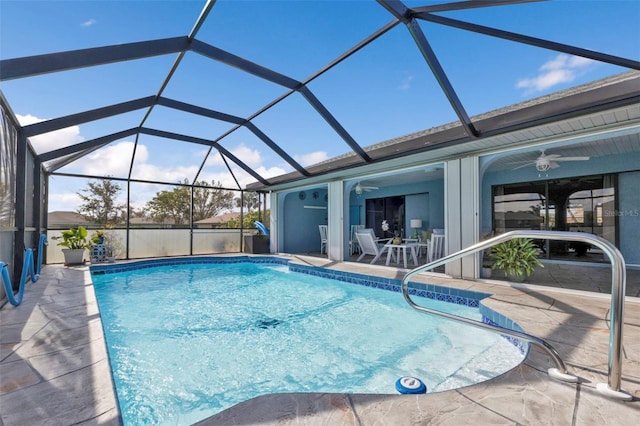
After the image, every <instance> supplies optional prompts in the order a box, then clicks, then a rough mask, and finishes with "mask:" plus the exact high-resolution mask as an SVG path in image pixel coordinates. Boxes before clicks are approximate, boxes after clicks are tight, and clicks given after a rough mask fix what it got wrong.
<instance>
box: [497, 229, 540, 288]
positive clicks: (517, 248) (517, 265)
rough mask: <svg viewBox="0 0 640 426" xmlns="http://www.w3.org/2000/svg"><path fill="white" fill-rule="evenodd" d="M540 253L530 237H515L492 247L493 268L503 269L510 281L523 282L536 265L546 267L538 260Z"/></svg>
mask: <svg viewBox="0 0 640 426" xmlns="http://www.w3.org/2000/svg"><path fill="white" fill-rule="evenodd" d="M539 254H540V250H539V249H538V247H537V246H536V245H535V244H534V243H533V240H531V239H530V238H514V239H512V240H508V241H505V242H503V243H500V244H497V245H496V246H494V247H493V248H492V249H491V254H490V255H489V257H490V259H491V261H492V264H491V269H501V270H503V271H504V273H505V275H506V277H507V279H509V280H510V281H518V282H522V281H524V280H526V279H527V278H529V276H530V275H531V273H532V272H533V271H534V269H535V268H536V266H540V267H543V268H544V265H542V263H540V261H539V260H538V255H539Z"/></svg>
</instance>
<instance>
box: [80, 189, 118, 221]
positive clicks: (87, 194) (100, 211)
mask: <svg viewBox="0 0 640 426" xmlns="http://www.w3.org/2000/svg"><path fill="white" fill-rule="evenodd" d="M121 190H122V188H121V187H120V185H118V184H117V183H115V182H114V181H112V180H111V179H101V180H98V181H96V182H94V181H89V182H88V183H87V188H84V189H82V190H80V192H77V193H76V194H78V196H79V197H80V199H81V200H82V204H80V207H79V208H78V213H80V214H82V215H84V216H86V217H87V218H89V220H91V221H92V222H95V223H99V224H102V225H107V224H116V223H118V222H120V221H121V218H122V216H123V215H124V211H125V209H126V205H125V204H124V203H118V202H117V201H116V197H117V195H118V193H119V192H120V191H121Z"/></svg>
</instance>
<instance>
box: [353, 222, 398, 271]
mask: <svg viewBox="0 0 640 426" xmlns="http://www.w3.org/2000/svg"><path fill="white" fill-rule="evenodd" d="M356 239H357V240H358V245H359V246H360V250H362V253H361V254H360V257H358V258H357V259H356V262H359V261H360V260H362V258H363V257H365V256H367V255H369V256H373V259H372V260H371V264H374V263H376V261H377V260H378V259H379V258H380V256H382V254H383V253H384V252H385V251H386V250H387V248H386V247H385V246H384V245H385V244H386V243H388V242H389V240H390V239H388V238H387V239H384V240H380V239H378V238H376V234H374V233H373V229H371V228H363V229H358V230H357V231H356ZM392 257H393V258H394V262H395V255H394V254H393V253H392Z"/></svg>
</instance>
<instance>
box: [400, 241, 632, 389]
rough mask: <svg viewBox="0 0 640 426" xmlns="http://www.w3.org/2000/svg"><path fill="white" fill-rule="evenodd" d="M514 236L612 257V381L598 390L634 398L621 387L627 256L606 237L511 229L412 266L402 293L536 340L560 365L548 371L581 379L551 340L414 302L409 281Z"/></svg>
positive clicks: (476, 324)
mask: <svg viewBox="0 0 640 426" xmlns="http://www.w3.org/2000/svg"><path fill="white" fill-rule="evenodd" d="M514 238H534V239H545V240H561V241H578V242H583V243H588V244H592V245H594V246H596V247H598V248H600V249H602V251H603V252H604V253H605V254H606V255H607V256H608V257H609V260H610V261H611V267H612V278H611V281H612V282H611V293H612V295H611V332H610V334H609V380H608V384H606V383H599V384H598V385H597V389H598V391H599V392H601V393H603V394H605V395H606V396H610V397H614V398H619V399H623V400H627V401H628V400H631V395H629V394H628V393H626V392H624V391H622V390H621V389H620V382H621V379H622V325H623V318H624V296H625V287H626V270H625V263H624V258H623V257H622V254H621V253H620V251H619V250H618V249H617V248H616V247H615V246H614V245H613V244H612V243H611V242H609V241H607V240H605V239H604V238H601V237H598V236H596V235H593V234H587V233H584V232H564V231H528V230H518V231H509V232H506V233H504V234H501V235H498V236H496V237H493V238H491V239H488V240H486V241H481V242H479V243H477V244H474V245H472V246H469V247H467V248H466V249H462V250H460V251H458V252H456V253H453V254H450V255H448V256H445V257H443V258H440V259H437V260H435V261H433V262H430V263H427V264H426V265H422V266H419V267H417V268H415V269H412V270H411V271H409V272H408V273H407V275H405V277H404V278H403V279H402V294H403V295H404V298H405V300H406V301H407V303H409V305H410V306H411V307H412V308H414V309H416V310H419V311H422V312H427V313H431V314H434V315H439V316H442V317H445V318H448V319H451V320H454V321H458V322H462V323H465V324H468V325H471V326H474V327H478V328H483V329H486V330H491V331H493V332H496V333H499V334H505V335H508V336H512V337H515V338H518V339H522V340H525V341H528V342H530V343H534V344H536V345H538V346H539V347H541V348H542V349H543V350H545V351H546V352H547V353H548V354H549V355H550V356H551V358H552V359H553V361H554V363H555V364H556V368H550V369H549V371H548V373H549V375H550V376H551V377H554V378H556V379H559V380H563V381H566V382H574V383H575V382H577V380H578V378H577V377H576V376H573V375H571V374H568V372H567V368H566V367H565V365H564V363H563V362H562V359H561V358H560V355H559V354H558V352H557V351H556V350H555V349H554V348H553V346H551V345H550V344H549V343H547V342H546V341H545V340H544V339H541V338H538V337H535V336H531V335H529V334H526V333H520V332H518V331H514V330H509V329H506V328H502V327H498V326H493V325H490V324H485V323H482V322H480V321H475V320H471V319H467V318H463V317H459V316H456V315H451V314H447V313H444V312H440V311H436V310H433V309H429V308H425V307H423V306H419V305H417V304H415V303H414V302H413V300H412V299H411V297H410V296H409V288H408V287H409V280H410V279H411V278H412V277H413V276H414V275H416V274H418V273H421V272H425V271H429V270H431V269H434V268H437V267H438V266H441V265H444V264H446V263H449V262H450V261H452V260H457V259H461V258H463V257H465V256H467V255H469V254H473V253H477V252H479V251H481V250H484V249H487V248H489V247H492V246H494V245H496V244H499V243H502V242H504V241H508V240H511V239H514Z"/></svg>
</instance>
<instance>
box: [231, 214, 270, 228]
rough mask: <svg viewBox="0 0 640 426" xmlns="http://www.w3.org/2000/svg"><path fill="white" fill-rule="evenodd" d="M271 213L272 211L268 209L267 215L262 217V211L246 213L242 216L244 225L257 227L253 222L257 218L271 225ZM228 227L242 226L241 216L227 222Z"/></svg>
mask: <svg viewBox="0 0 640 426" xmlns="http://www.w3.org/2000/svg"><path fill="white" fill-rule="evenodd" d="M269 213H270V211H269V210H267V211H266V213H265V215H263V216H262V217H260V212H257V211H255V212H250V213H245V214H244V215H243V216H242V227H243V228H245V229H253V228H255V226H254V225H253V222H255V221H256V220H260V222H262V223H264V224H265V225H267V226H269ZM227 227H228V228H230V229H237V228H240V217H238V218H237V219H231V220H229V221H228V222H227Z"/></svg>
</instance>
